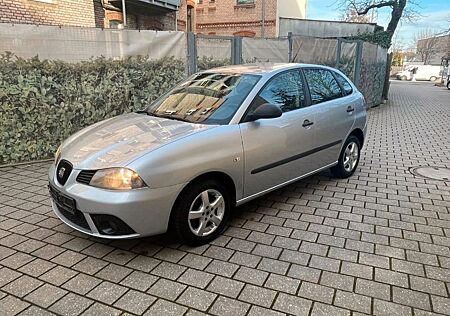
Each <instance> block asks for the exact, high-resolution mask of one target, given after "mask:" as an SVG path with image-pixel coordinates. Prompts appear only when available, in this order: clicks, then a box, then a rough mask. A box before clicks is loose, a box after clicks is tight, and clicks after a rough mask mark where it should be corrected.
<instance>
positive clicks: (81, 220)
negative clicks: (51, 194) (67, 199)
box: [56, 203, 91, 231]
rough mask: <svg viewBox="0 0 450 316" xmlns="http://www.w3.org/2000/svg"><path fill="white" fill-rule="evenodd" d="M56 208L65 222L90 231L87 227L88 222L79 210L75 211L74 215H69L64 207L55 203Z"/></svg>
mask: <svg viewBox="0 0 450 316" xmlns="http://www.w3.org/2000/svg"><path fill="white" fill-rule="evenodd" d="M56 205H57V206H58V210H59V212H60V213H61V214H62V216H64V217H65V218H66V219H67V220H69V221H70V222H72V223H74V224H75V225H77V226H80V227H82V228H84V229H87V230H89V231H90V230H91V229H90V227H89V224H88V222H87V221H86V218H85V217H84V215H83V213H82V212H81V211H79V210H75V214H72V213H70V212H69V211H68V210H67V209H66V208H65V207H64V206H62V205H60V204H58V203H56Z"/></svg>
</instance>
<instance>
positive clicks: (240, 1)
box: [236, 0, 255, 5]
mask: <svg viewBox="0 0 450 316" xmlns="http://www.w3.org/2000/svg"><path fill="white" fill-rule="evenodd" d="M236 4H237V5H247V4H255V0H236Z"/></svg>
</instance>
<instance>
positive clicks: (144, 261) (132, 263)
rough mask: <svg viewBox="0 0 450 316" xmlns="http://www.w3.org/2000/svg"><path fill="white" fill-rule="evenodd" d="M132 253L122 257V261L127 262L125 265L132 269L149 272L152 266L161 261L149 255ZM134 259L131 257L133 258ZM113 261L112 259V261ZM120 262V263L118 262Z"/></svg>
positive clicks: (106, 258)
mask: <svg viewBox="0 0 450 316" xmlns="http://www.w3.org/2000/svg"><path fill="white" fill-rule="evenodd" d="M110 255H111V254H109V255H108V256H110ZM108 256H107V257H105V260H108ZM134 256H135V255H134V254H133V255H132V254H128V253H127V255H126V256H125V258H124V259H123V260H124V261H126V262H128V263H127V264H126V266H127V267H129V268H132V269H136V270H140V271H143V272H150V271H151V270H152V269H153V268H155V267H156V266H157V265H158V264H159V263H160V262H161V261H160V260H157V259H154V258H151V257H147V256H136V257H134ZM133 257H134V259H131V258H133ZM117 261H118V260H116V262H115V263H117ZM113 262H114V261H113ZM119 264H120V263H119Z"/></svg>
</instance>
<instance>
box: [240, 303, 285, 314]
mask: <svg viewBox="0 0 450 316" xmlns="http://www.w3.org/2000/svg"><path fill="white" fill-rule="evenodd" d="M247 315H248V316H261V315H264V316H284V315H286V314H284V313H280V312H277V311H274V310H272V309H268V308H264V307H260V306H256V305H253V306H252V307H251V309H250V311H249V313H248V314H247Z"/></svg>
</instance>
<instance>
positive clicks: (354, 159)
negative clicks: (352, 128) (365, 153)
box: [343, 142, 359, 172]
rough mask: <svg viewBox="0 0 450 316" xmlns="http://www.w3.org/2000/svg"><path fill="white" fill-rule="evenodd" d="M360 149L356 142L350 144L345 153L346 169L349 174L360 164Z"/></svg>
mask: <svg viewBox="0 0 450 316" xmlns="http://www.w3.org/2000/svg"><path fill="white" fill-rule="evenodd" d="M358 157H359V148H358V144H356V143H355V142H350V143H348V145H347V147H346V148H345V152H344V161H343V163H344V169H345V171H347V172H352V171H353V169H355V167H356V164H357V163H358Z"/></svg>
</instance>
